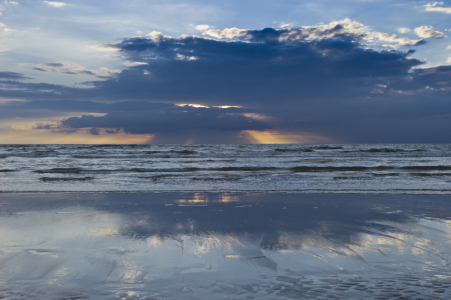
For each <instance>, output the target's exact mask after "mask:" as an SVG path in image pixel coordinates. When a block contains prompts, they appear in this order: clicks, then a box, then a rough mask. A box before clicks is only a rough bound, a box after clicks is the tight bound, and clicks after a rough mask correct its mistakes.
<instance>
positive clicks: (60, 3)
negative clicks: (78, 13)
mask: <svg viewBox="0 0 451 300" xmlns="http://www.w3.org/2000/svg"><path fill="white" fill-rule="evenodd" d="M44 3H45V4H47V5H50V6H53V7H63V6H66V5H67V4H66V3H64V2H52V1H44Z"/></svg>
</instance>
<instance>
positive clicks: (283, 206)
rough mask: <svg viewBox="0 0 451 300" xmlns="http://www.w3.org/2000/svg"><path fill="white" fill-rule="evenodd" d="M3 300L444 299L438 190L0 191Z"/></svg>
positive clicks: (442, 213)
mask: <svg viewBox="0 0 451 300" xmlns="http://www.w3.org/2000/svg"><path fill="white" fill-rule="evenodd" d="M0 207H1V210H0V240H1V241H2V242H1V244H0V298H4V299H291V298H294V299H449V298H450V297H451V289H450V287H451V275H450V274H451V272H450V271H451V267H450V262H451V242H450V233H451V219H450V218H451V203H450V202H449V196H446V195H369V194H367V195H359V194H353V195H348V194H277V193H272V194H263V193H260V194H258V193H254V194H246V193H160V194H158V193H141V194H140V193H99V194H93V193H36V194H33V193H32V194H25V193H19V194H9V193H3V194H0Z"/></svg>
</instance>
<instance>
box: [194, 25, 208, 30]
mask: <svg viewBox="0 0 451 300" xmlns="http://www.w3.org/2000/svg"><path fill="white" fill-rule="evenodd" d="M194 28H196V30H199V31H205V30H208V29H209V28H210V25H206V24H202V25H197V26H196V27H194Z"/></svg>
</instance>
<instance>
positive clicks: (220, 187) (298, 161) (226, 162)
mask: <svg viewBox="0 0 451 300" xmlns="http://www.w3.org/2000/svg"><path fill="white" fill-rule="evenodd" d="M0 191H1V192H77V191H83V192H188V191H196V192H296V193H299V192H303V193H392V194H403V193H409V194H451V145H449V144H436V145H433V144H409V145H399V144H396V145H387V144H373V145H0Z"/></svg>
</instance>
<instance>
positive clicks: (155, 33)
mask: <svg viewBox="0 0 451 300" xmlns="http://www.w3.org/2000/svg"><path fill="white" fill-rule="evenodd" d="M146 36H148V37H149V38H150V39H152V40H154V41H156V42H159V41H162V40H167V39H172V38H171V37H170V36H167V35H163V34H162V33H161V32H159V31H152V32H150V33H149V34H147V35H146Z"/></svg>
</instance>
